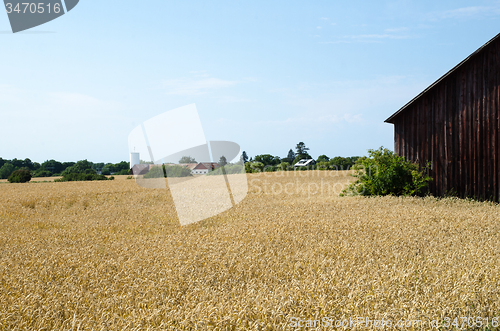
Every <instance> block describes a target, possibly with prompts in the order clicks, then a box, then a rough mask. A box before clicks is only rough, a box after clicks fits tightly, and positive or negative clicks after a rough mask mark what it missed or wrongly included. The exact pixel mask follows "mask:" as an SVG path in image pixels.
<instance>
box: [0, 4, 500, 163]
mask: <svg viewBox="0 0 500 331" xmlns="http://www.w3.org/2000/svg"><path fill="white" fill-rule="evenodd" d="M499 19H500V1H488V0H485V1H482V0H477V1H460V0H453V1H448V0H442V1H429V0H418V1H410V0H396V1H373V0H371V1H352V2H346V1H332V0H330V1H314V0H311V1H295V0H289V1H257V0H256V1H245V2H243V1H240V2H236V1H211V2H208V1H191V0H186V1H167V0H158V1H156V0H150V1H147V2H137V1H123V0H122V1H118V0H106V1H89V0H80V3H79V4H78V5H77V6H76V7H75V8H74V9H73V10H72V11H70V12H69V13H67V14H66V15H63V16H61V17H59V18H58V19H56V20H53V21H51V22H48V23H46V24H44V25H41V26H38V27H35V28H33V29H30V30H27V31H25V32H19V33H16V34H13V33H12V31H11V29H10V24H9V20H8V17H7V14H6V13H5V14H3V15H1V14H0V120H1V122H0V123H1V124H0V157H2V158H4V159H12V158H18V159H25V158H30V159H31V160H32V161H36V162H43V161H45V160H49V159H56V160H59V161H77V160H82V159H87V160H89V161H93V162H113V163H115V162H119V161H122V160H128V159H129V155H128V153H129V149H128V135H129V134H130V132H131V131H132V130H133V129H134V128H135V127H137V126H138V125H140V124H141V123H143V122H144V121H146V120H148V119H150V118H152V117H154V116H157V115H159V114H162V113H164V112H166V111H169V110H171V109H175V108H178V107H182V106H185V105H189V104H193V103H195V104H196V107H197V109H198V113H199V117H200V120H201V122H202V125H203V129H204V132H205V136H206V138H207V139H208V140H228V141H233V142H236V143H238V144H239V145H240V146H241V148H242V150H245V151H246V152H247V154H248V155H249V156H255V155H257V154H272V155H277V156H280V157H286V155H287V152H288V150H289V149H291V148H294V147H295V145H296V144H297V143H298V142H300V141H302V142H304V143H305V144H306V146H307V147H309V148H310V154H311V156H313V157H315V158H316V157H318V156H319V155H322V154H325V155H327V156H329V157H334V156H355V155H366V154H367V150H368V149H376V148H378V147H380V146H384V147H387V148H389V149H393V126H392V125H391V124H387V123H384V120H385V119H387V118H388V117H389V116H390V115H391V114H393V113H394V112H396V111H397V110H398V109H399V108H401V107H402V106H403V105H404V104H406V103H407V102H408V101H410V100H411V99H412V98H413V97H415V96H416V95H417V94H419V93H420V92H421V91H422V90H423V89H425V88H426V87H427V86H429V85H430V84H432V83H433V82H434V81H435V80H437V79H438V78H439V77H441V76H442V75H443V74H445V73H446V72H447V71H448V70H450V69H451V68H453V67H454V66H455V65H456V64H458V63H459V62H460V61H462V60H463V59H464V58H466V57H467V56H468V55H470V54H471V53H473V52H474V51H475V50H476V49H477V48H479V47H481V46H482V45H483V44H484V43H485V42H487V41H488V40H490V39H491V38H493V37H494V36H495V35H496V34H498V33H499V32H500V28H499V26H500V25H499ZM189 134H190V132H186V135H189Z"/></svg>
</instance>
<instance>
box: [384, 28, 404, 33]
mask: <svg viewBox="0 0 500 331" xmlns="http://www.w3.org/2000/svg"><path fill="white" fill-rule="evenodd" d="M384 31H385V32H388V33H393V32H403V31H408V28H407V27H399V28H390V29H385V30H384Z"/></svg>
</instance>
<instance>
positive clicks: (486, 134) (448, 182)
mask: <svg viewBox="0 0 500 331" xmlns="http://www.w3.org/2000/svg"><path fill="white" fill-rule="evenodd" d="M497 37H498V36H497ZM497 37H496V38H494V39H493V40H492V41H491V42H490V43H489V44H486V45H485V47H484V48H483V49H481V50H480V51H479V52H477V53H476V54H474V55H473V56H472V57H471V58H469V59H468V60H467V61H466V62H465V63H462V64H461V65H460V66H459V67H458V68H456V69H455V70H454V71H452V72H450V73H448V74H447V75H446V76H445V77H444V78H443V79H442V80H441V81H439V82H438V83H437V84H436V85H434V86H432V87H431V88H430V89H429V90H428V91H426V92H425V93H424V94H423V95H421V96H420V97H419V98H417V99H416V100H414V101H413V102H411V103H410V104H409V105H408V106H406V108H405V109H403V110H402V111H400V113H399V114H398V113H396V115H395V116H394V115H393V118H391V119H390V120H388V122H390V123H393V124H394V130H395V137H394V138H395V144H394V145H395V146H394V148H395V152H396V153H397V154H399V155H402V156H404V157H405V158H406V159H408V160H412V161H416V162H418V163H420V164H421V165H425V163H426V162H427V161H431V162H432V169H431V175H432V177H433V178H434V182H433V184H432V187H431V190H432V192H433V193H434V194H435V195H438V196H442V195H444V194H447V193H451V192H456V193H457V194H458V195H459V196H460V197H476V198H480V199H493V200H496V201H499V199H500V178H499V172H500V121H499V117H500V108H499V107H500V91H499V85H500V38H497Z"/></svg>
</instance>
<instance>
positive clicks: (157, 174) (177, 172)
mask: <svg viewBox="0 0 500 331" xmlns="http://www.w3.org/2000/svg"><path fill="white" fill-rule="evenodd" d="M165 174H166V176H167V177H188V176H191V170H189V169H188V168H184V167H181V166H178V165H174V166H165V165H162V166H161V167H160V166H156V167H152V168H151V169H150V170H149V171H148V172H147V173H146V174H145V175H144V176H143V178H162V177H165Z"/></svg>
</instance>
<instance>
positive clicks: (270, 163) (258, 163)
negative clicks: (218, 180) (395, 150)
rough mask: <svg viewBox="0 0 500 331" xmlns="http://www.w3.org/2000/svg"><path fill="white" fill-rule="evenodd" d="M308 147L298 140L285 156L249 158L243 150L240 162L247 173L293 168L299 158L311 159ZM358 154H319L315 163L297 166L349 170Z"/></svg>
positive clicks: (262, 155) (312, 168)
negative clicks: (347, 155)
mask: <svg viewBox="0 0 500 331" xmlns="http://www.w3.org/2000/svg"><path fill="white" fill-rule="evenodd" d="M308 151H309V148H308V147H306V145H305V143H304V142H302V141H301V142H299V143H298V144H297V145H296V146H295V151H294V150H293V149H290V150H289V151H288V154H287V156H286V157H283V158H281V157H279V156H273V155H271V154H260V155H256V156H254V157H253V158H252V157H251V158H249V157H248V155H247V153H246V152H245V151H243V153H242V154H241V159H240V162H242V163H244V164H245V170H246V172H247V173H252V172H272V171H286V170H293V169H294V167H293V166H294V165H295V164H296V163H297V162H299V161H300V160H303V159H306V160H310V159H312V157H311V155H309V152H308ZM359 158H360V157H359V156H351V157H342V156H335V157H333V158H329V157H328V156H326V155H324V154H323V155H320V156H319V157H318V158H317V159H316V160H315V161H316V164H315V165H311V166H308V167H299V168H298V169H299V170H315V169H317V170H349V169H351V168H352V167H353V166H354V164H355V163H356V161H357V160H358V159H359Z"/></svg>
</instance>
